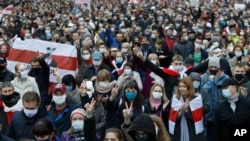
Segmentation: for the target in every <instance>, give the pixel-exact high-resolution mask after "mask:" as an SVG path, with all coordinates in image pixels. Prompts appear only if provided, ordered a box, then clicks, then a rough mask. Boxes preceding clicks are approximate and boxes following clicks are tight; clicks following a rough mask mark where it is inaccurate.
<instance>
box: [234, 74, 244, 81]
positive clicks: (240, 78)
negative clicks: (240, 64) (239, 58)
mask: <svg viewBox="0 0 250 141" xmlns="http://www.w3.org/2000/svg"><path fill="white" fill-rule="evenodd" d="M234 78H235V79H236V80H237V81H241V80H242V79H244V78H245V74H235V75H234Z"/></svg>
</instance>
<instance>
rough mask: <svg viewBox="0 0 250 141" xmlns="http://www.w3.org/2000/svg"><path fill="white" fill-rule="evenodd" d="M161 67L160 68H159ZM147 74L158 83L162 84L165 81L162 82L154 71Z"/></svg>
mask: <svg viewBox="0 0 250 141" xmlns="http://www.w3.org/2000/svg"><path fill="white" fill-rule="evenodd" d="M161 69H162V68H161ZM149 76H150V77H151V78H153V79H154V81H156V82H157V83H158V84H160V85H162V86H164V83H165V82H164V80H163V79H162V78H161V77H160V76H159V75H157V74H155V73H154V72H151V73H150V74H149Z"/></svg>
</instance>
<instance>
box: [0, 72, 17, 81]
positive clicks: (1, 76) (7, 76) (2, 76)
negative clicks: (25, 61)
mask: <svg viewBox="0 0 250 141" xmlns="http://www.w3.org/2000/svg"><path fill="white" fill-rule="evenodd" d="M13 79H14V73H13V72H11V71H10V70H6V71H5V72H1V73H0V82H5V81H9V82H10V81H12V80H13Z"/></svg>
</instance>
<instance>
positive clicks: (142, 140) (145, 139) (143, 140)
mask: <svg viewBox="0 0 250 141" xmlns="http://www.w3.org/2000/svg"><path fill="white" fill-rule="evenodd" d="M135 141H151V139H150V138H148V137H135Z"/></svg>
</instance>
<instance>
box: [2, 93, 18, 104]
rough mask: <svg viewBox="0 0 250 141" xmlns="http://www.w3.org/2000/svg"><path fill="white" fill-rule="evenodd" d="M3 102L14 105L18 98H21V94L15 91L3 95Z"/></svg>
mask: <svg viewBox="0 0 250 141" xmlns="http://www.w3.org/2000/svg"><path fill="white" fill-rule="evenodd" d="M2 99H3V102H4V104H5V105H6V106H8V107H12V106H14V105H15V104H16V103H17V102H18V100H19V99H20V94H19V93H16V92H14V93H13V94H11V95H2Z"/></svg>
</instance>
